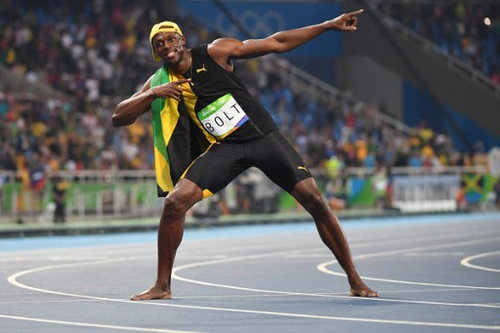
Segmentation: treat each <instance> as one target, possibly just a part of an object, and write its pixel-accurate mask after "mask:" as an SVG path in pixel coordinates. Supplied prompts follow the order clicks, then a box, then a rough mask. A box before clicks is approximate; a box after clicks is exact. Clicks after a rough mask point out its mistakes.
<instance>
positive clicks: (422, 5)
mask: <svg viewBox="0 0 500 333" xmlns="http://www.w3.org/2000/svg"><path fill="white" fill-rule="evenodd" d="M379 9H380V11H381V12H382V13H384V14H385V15H388V16H390V17H392V18H393V19H395V20H397V21H400V22H402V23H403V24H404V25H406V26H408V27H409V28H411V29H412V30H413V31H415V32H416V33H418V34H420V35H422V36H424V37H425V38H427V39H429V40H430V41H432V42H433V43H434V44H436V46H437V47H439V49H441V50H442V51H444V52H446V53H448V54H451V55H454V56H456V57H458V58H459V59H460V60H462V61H464V62H466V63H468V64H470V65H472V66H473V67H475V68H476V69H478V70H480V71H482V72H484V73H485V74H486V75H488V76H489V77H490V78H491V79H492V80H493V81H494V82H495V83H497V84H500V2H499V1H488V0H486V1H463V0H462V1H458V0H457V1H397V2H394V1H387V2H386V1H380V3H379Z"/></svg>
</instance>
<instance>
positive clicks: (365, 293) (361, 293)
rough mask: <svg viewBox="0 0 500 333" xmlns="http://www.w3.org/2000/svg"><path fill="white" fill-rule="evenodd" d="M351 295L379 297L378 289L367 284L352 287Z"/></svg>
mask: <svg viewBox="0 0 500 333" xmlns="http://www.w3.org/2000/svg"><path fill="white" fill-rule="evenodd" d="M351 296H357V297H378V291H375V290H371V289H370V288H368V287H367V286H364V287H362V288H356V289H355V288H353V289H351Z"/></svg>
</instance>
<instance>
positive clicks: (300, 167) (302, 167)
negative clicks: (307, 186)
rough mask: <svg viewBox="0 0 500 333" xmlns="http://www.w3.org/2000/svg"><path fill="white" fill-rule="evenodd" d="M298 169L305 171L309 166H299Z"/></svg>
mask: <svg viewBox="0 0 500 333" xmlns="http://www.w3.org/2000/svg"><path fill="white" fill-rule="evenodd" d="M297 169H299V170H304V171H308V170H307V168H306V167H305V166H300V165H299V166H298V167H297Z"/></svg>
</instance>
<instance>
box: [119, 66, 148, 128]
mask: <svg viewBox="0 0 500 333" xmlns="http://www.w3.org/2000/svg"><path fill="white" fill-rule="evenodd" d="M152 79H153V77H152V76H151V77H150V78H149V79H148V81H146V83H145V84H144V86H143V87H142V89H141V90H140V91H138V92H136V93H135V94H133V95H132V96H131V97H129V98H127V99H125V100H123V101H121V102H120V103H118V105H117V106H116V108H115V110H114V111H113V115H112V116H111V120H112V122H113V126H115V127H119V126H127V125H131V124H133V123H134V122H135V121H136V119H137V118H138V117H139V116H141V115H142V114H144V113H146V112H147V111H148V110H149V109H150V108H151V102H152V101H153V99H155V97H156V96H155V94H154V91H153V89H150V85H151V80H152Z"/></svg>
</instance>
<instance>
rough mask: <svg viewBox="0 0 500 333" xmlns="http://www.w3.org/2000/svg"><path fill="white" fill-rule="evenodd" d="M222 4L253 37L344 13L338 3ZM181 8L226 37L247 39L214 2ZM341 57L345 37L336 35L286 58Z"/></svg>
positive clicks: (187, 0) (191, 0) (190, 1)
mask: <svg viewBox="0 0 500 333" xmlns="http://www.w3.org/2000/svg"><path fill="white" fill-rule="evenodd" d="M223 5H224V6H226V8H227V9H228V10H229V11H230V12H231V13H232V15H233V16H234V17H236V18H237V19H238V21H239V22H240V23H241V24H243V26H244V27H245V28H246V29H247V30H248V32H250V34H251V35H252V37H254V38H262V37H267V36H269V35H272V34H273V33H275V32H277V31H280V30H287V29H294V28H299V27H301V26H306V25H310V24H316V23H318V22H322V21H325V20H328V19H332V18H335V17H337V16H338V15H340V14H342V12H343V11H342V7H341V6H340V5H339V4H338V3H330V2H316V1H314V2H283V1H258V2H255V1H224V2H223ZM178 6H179V7H180V8H181V9H183V10H184V11H186V12H188V13H190V14H191V15H192V16H194V18H195V19H196V20H197V21H198V23H200V24H203V25H204V26H206V27H208V28H210V29H214V30H216V31H219V32H220V33H222V34H223V35H224V36H226V37H235V38H239V39H247V36H244V35H242V34H240V32H239V31H238V28H237V27H236V26H235V24H233V22H232V21H231V20H230V19H229V18H228V17H227V15H226V14H225V13H224V12H222V11H221V10H220V8H219V7H217V6H216V5H215V4H214V2H213V1H200V0H183V1H179V2H178ZM341 54H342V34H341V33H336V32H333V33H331V34H325V35H322V36H319V37H318V38H316V39H315V40H313V41H311V42H309V43H308V44H307V47H299V48H297V49H295V50H292V51H290V52H288V53H286V54H284V55H283V56H285V57H294V56H299V57H311V56H314V57H325V58H332V57H337V56H340V55H341Z"/></svg>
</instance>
